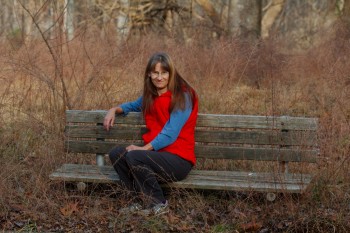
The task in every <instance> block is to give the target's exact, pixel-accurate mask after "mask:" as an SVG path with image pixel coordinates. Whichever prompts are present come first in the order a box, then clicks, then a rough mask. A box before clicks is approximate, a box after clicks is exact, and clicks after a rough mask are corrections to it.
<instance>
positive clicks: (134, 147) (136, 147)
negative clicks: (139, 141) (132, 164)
mask: <svg viewBox="0 0 350 233" xmlns="http://www.w3.org/2000/svg"><path fill="white" fill-rule="evenodd" d="M125 149H126V151H127V152H130V151H133V150H153V146H152V145H151V143H148V144H147V145H144V146H135V145H130V146H127V147H126V148H125Z"/></svg>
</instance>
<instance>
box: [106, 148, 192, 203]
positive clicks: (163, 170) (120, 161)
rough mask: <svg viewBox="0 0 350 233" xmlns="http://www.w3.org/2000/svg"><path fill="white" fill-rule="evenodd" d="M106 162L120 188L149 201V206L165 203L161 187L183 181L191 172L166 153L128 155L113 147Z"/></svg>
mask: <svg viewBox="0 0 350 233" xmlns="http://www.w3.org/2000/svg"><path fill="white" fill-rule="evenodd" d="M109 158H110V160H111V162H112V164H113V167H114V169H115V170H116V172H117V173H118V175H119V177H120V180H121V182H122V184H123V185H124V186H125V187H126V188H127V189H128V190H129V191H132V192H137V193H138V194H141V195H143V196H146V197H147V198H149V201H150V202H151V204H157V203H160V202H164V201H165V197H164V194H163V190H162V188H161V187H160V184H161V183H165V182H173V181H179V180H183V179H184V178H185V177H186V176H187V174H188V173H189V172H190V170H191V169H192V164H191V163H190V162H189V161H187V160H185V159H183V158H181V157H179V156H177V155H175V154H171V153H168V152H156V151H146V150H134V151H130V152H127V151H126V149H125V148H124V147H116V148H114V149H113V150H112V151H111V152H110V153H109Z"/></svg>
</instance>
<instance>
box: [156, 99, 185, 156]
mask: <svg viewBox="0 0 350 233" xmlns="http://www.w3.org/2000/svg"><path fill="white" fill-rule="evenodd" d="M191 113H192V102H191V101H190V98H189V95H186V107H185V110H181V109H178V110H175V111H173V112H172V113H171V114H170V118H169V120H168V121H167V122H166V123H165V125H164V127H163V129H162V131H161V132H160V133H159V134H158V136H157V137H156V138H155V139H153V141H151V145H152V147H153V149H154V150H155V151H157V150H160V149H162V148H164V147H166V146H168V145H170V144H172V143H173V142H175V141H176V139H177V137H178V136H179V134H180V131H181V129H182V127H183V126H184V125H185V123H186V122H187V120H188V118H189V117H190V115H191Z"/></svg>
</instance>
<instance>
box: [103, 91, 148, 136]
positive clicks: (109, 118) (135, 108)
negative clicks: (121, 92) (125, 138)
mask: <svg viewBox="0 0 350 233" xmlns="http://www.w3.org/2000/svg"><path fill="white" fill-rule="evenodd" d="M141 109H142V97H139V98H138V99H137V100H135V101H133V102H127V103H124V104H121V105H120V106H116V107H113V108H111V109H109V110H108V112H107V114H106V116H105V118H104V121H103V127H104V128H105V129H106V130H107V131H108V130H109V129H110V128H111V127H113V124H114V121H115V114H124V115H127V114H128V113H129V112H140V111H141Z"/></svg>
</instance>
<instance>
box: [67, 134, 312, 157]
mask: <svg viewBox="0 0 350 233" xmlns="http://www.w3.org/2000/svg"><path fill="white" fill-rule="evenodd" d="M116 144H117V143H116V142H111V141H74V140H68V141H66V145H65V146H66V150H67V151H68V152H75V153H90V154H108V153H109V151H111V150H112V148H113V147H115V146H116ZM118 145H119V146H128V145H130V143H128V142H122V143H119V142H118ZM195 153H196V156H197V158H215V159H232V160H259V161H290V162H310V163H315V162H316V159H317V155H318V154H319V151H318V150H311V149H310V150H302V149H296V148H294V149H288V148H261V147H260V148H248V147H233V146H216V145H215V146H205V145H196V148H195Z"/></svg>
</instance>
